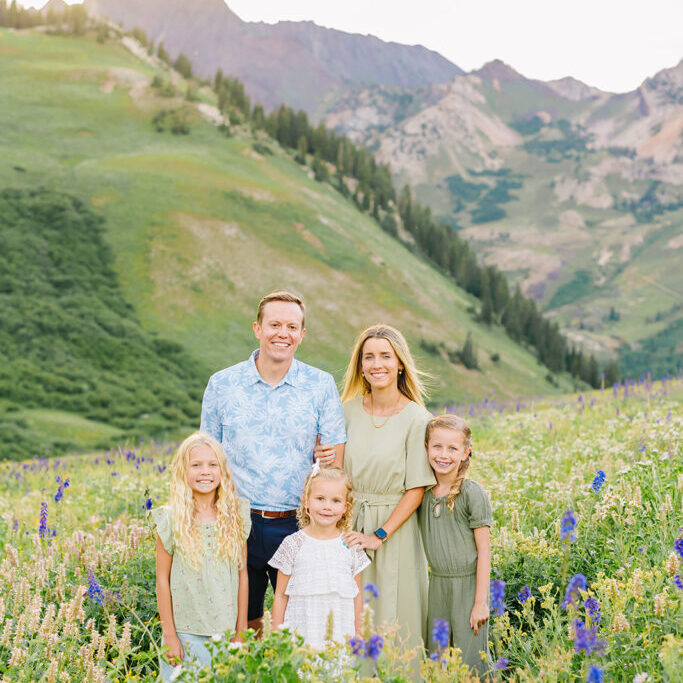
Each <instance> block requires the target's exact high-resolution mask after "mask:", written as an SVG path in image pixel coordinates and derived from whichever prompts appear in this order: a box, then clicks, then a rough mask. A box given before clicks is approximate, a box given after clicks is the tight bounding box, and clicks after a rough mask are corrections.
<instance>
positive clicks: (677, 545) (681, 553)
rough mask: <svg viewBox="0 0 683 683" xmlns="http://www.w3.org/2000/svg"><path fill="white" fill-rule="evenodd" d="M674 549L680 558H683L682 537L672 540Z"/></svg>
mask: <svg viewBox="0 0 683 683" xmlns="http://www.w3.org/2000/svg"><path fill="white" fill-rule="evenodd" d="M674 550H675V551H676V552H677V553H678V555H679V557H680V558H681V560H683V537H681V538H677V539H676V540H675V541H674Z"/></svg>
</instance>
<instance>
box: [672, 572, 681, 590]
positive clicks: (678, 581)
mask: <svg viewBox="0 0 683 683" xmlns="http://www.w3.org/2000/svg"><path fill="white" fill-rule="evenodd" d="M674 586H676V588H678V590H679V591H683V576H681V575H680V574H676V575H675V576H674Z"/></svg>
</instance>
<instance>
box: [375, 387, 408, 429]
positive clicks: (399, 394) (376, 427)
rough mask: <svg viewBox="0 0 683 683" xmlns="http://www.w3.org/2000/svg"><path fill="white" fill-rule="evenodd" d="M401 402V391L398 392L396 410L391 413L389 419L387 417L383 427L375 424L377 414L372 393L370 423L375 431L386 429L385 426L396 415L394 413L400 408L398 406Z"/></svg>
mask: <svg viewBox="0 0 683 683" xmlns="http://www.w3.org/2000/svg"><path fill="white" fill-rule="evenodd" d="M400 401H401V392H400V391H399V392H398V398H397V399H396V404H395V405H394V409H393V410H392V411H391V412H390V413H389V415H387V417H386V419H385V420H384V422H382V424H381V425H378V424H375V415H374V412H375V402H374V401H373V400H372V392H370V422H372V426H373V427H374V428H375V429H381V428H382V427H384V425H385V424H386V423H387V422H389V418H391V416H392V415H394V413H395V412H396V408H398V404H399V402H400Z"/></svg>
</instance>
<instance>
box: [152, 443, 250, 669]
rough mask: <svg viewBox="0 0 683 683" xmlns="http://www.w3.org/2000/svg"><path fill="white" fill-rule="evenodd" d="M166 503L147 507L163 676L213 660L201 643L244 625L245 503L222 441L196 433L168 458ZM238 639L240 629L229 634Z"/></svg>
mask: <svg viewBox="0 0 683 683" xmlns="http://www.w3.org/2000/svg"><path fill="white" fill-rule="evenodd" d="M171 469H172V479H171V492H170V498H169V503H168V505H165V506H163V507H160V508H155V509H154V510H152V519H153V520H154V522H155V524H156V529H157V544H156V570H157V571H156V575H157V580H156V587H157V604H158V606H159V617H160V620H161V630H162V637H163V644H164V646H165V650H166V655H167V659H168V663H167V662H165V661H162V662H161V675H162V678H163V680H164V681H170V680H173V678H175V676H174V674H173V667H176V668H177V667H180V665H181V664H182V663H183V661H184V660H188V661H189V660H190V659H192V658H194V659H196V661H197V663H198V664H199V665H200V666H207V665H209V664H210V663H211V656H210V654H209V652H208V650H207V649H206V647H205V643H206V641H207V640H208V639H209V638H210V637H212V636H217V635H220V636H222V635H224V634H225V632H226V631H236V634H240V633H242V631H244V630H245V629H246V628H247V600H248V590H249V584H248V578H247V567H246V552H247V547H246V540H247V536H248V535H249V530H250V527H251V516H250V514H249V503H248V501H246V500H242V499H238V498H237V495H236V493H235V487H234V485H233V483H232V477H231V476H230V471H229V470H228V467H227V464H226V459H225V455H224V453H223V449H222V448H221V445H220V444H219V443H218V441H216V440H215V439H214V438H213V437H211V436H208V435H207V434H201V433H195V434H192V435H191V436H189V437H188V438H187V439H185V441H183V443H182V444H181V445H180V447H179V448H178V451H177V453H176V454H175V457H174V458H173V464H172V465H171ZM237 637H239V636H238V635H236V636H235V638H237Z"/></svg>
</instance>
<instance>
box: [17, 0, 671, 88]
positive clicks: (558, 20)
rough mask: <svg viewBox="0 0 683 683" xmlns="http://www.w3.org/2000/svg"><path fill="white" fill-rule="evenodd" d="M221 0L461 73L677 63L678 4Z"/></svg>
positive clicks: (629, 0)
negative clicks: (489, 66) (416, 48)
mask: <svg viewBox="0 0 683 683" xmlns="http://www.w3.org/2000/svg"><path fill="white" fill-rule="evenodd" d="M20 1H21V0H20ZM68 1H69V2H74V1H75V0H68ZM227 1H228V6H229V7H230V9H232V10H233V12H235V13H236V14H237V15H238V16H239V17H240V18H242V19H244V20H245V21H267V22H270V23H274V22H276V21H279V20H292V21H301V20H312V21H314V22H315V23H317V24H319V25H321V26H328V27H331V28H337V29H340V30H343V31H348V32H351V33H363V34H367V33H370V34H372V35H375V36H378V37H379V38H382V39H383V40H392V41H395V42H398V43H406V44H409V45H414V44H421V45H424V46H425V47H428V48H430V49H432V50H436V51H437V52H440V53H441V54H442V55H443V56H444V57H446V58H448V59H450V60H451V61H452V62H454V63H455V64H457V65H458V66H459V67H461V68H462V69H464V70H465V71H470V70H472V69H477V68H479V67H480V66H481V65H482V64H484V63H485V62H487V61H490V60H492V59H496V58H498V59H502V60H503V61H504V62H507V63H508V64H510V66H512V67H513V68H515V69H516V70H517V71H519V72H520V73H522V74H524V75H525V76H527V77H529V78H539V79H542V80H550V79H553V78H562V77H563V76H574V77H575V78H578V79H579V80H582V81H584V82H585V83H588V84H589V85H593V86H596V87H598V88H602V89H603V90H608V91H611V92H625V91H627V90H633V89H634V88H637V87H638V86H639V85H640V84H641V83H642V81H643V80H645V78H647V77H649V76H652V75H654V74H655V73H656V72H657V71H660V70H661V69H664V68H667V67H671V66H675V65H676V64H677V63H678V62H679V60H680V59H681V58H682V57H683V29H682V28H681V27H683V2H682V1H681V0H648V1H647V2H644V1H643V0H573V1H572V2H567V1H566V0H564V1H563V2H559V1H557V0H466V1H465V0H420V2H414V1H410V2H408V0H287V1H286V2H284V1H283V0H227ZM22 4H25V5H29V4H30V5H42V4H44V3H43V1H42V0H39V1H36V0H23V1H22ZM189 5H190V2H188V10H189Z"/></svg>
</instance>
